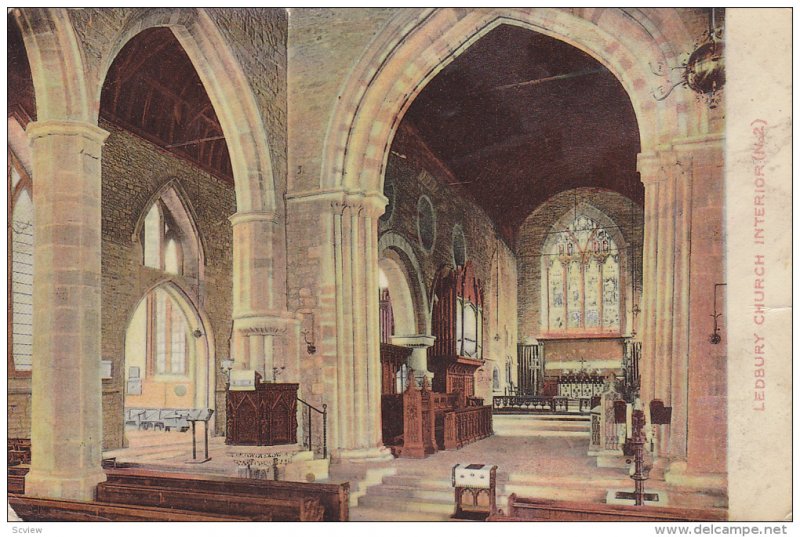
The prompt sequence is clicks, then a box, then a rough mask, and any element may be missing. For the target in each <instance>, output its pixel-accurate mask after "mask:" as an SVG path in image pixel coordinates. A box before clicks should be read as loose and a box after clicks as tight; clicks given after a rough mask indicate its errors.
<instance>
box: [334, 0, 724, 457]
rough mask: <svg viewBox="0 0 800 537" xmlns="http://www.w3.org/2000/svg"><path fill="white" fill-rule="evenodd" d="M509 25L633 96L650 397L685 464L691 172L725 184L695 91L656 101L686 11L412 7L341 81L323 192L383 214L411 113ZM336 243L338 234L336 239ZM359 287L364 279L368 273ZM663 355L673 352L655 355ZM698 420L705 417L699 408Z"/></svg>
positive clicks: (683, 36)
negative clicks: (387, 179)
mask: <svg viewBox="0 0 800 537" xmlns="http://www.w3.org/2000/svg"><path fill="white" fill-rule="evenodd" d="M500 24H512V25H518V26H522V27H525V28H529V29H531V30H532V31H536V32H540V33H543V34H545V35H548V36H550V37H554V38H556V39H559V40H561V41H564V42H566V43H568V44H570V45H573V46H575V47H577V48H579V49H580V50H582V51H584V52H586V53H587V54H589V55H591V56H592V57H594V58H595V59H596V60H598V61H599V62H600V63H601V64H602V65H604V66H605V67H606V68H608V69H609V71H611V72H612V73H613V74H614V75H615V76H616V77H617V79H618V80H619V81H620V83H621V84H622V86H623V87H624V89H625V90H626V92H627V94H628V96H629V97H630V100H631V103H632V105H633V108H634V111H635V116H636V120H637V123H638V125H639V132H640V138H641V139H640V142H641V143H640V147H641V153H640V154H639V159H638V169H639V172H640V174H641V179H642V182H643V183H644V186H645V198H646V202H645V234H644V235H645V236H644V244H645V246H644V255H643V297H642V314H641V316H642V319H645V320H646V322H645V323H644V326H643V330H642V332H643V333H642V345H643V359H642V378H643V383H642V397H643V399H644V400H650V399H652V398H659V399H662V400H664V401H665V402H669V403H671V404H672V405H673V408H674V411H673V427H672V428H671V430H670V432H669V433H666V434H664V435H662V438H661V439H660V440H659V442H660V444H661V446H660V448H659V450H660V453H662V454H664V455H667V456H668V457H670V458H671V459H673V460H686V458H687V456H688V444H689V441H688V433H687V431H688V427H687V425H688V421H689V419H690V412H689V402H688V400H687V389H686V387H687V385H688V371H689V350H690V348H699V347H700V346H701V344H702V342H701V341H700V340H698V339H697V338H696V337H694V338H693V337H692V336H690V330H689V327H690V317H691V311H690V307H689V305H690V293H689V289H690V271H689V268H690V266H691V264H692V260H691V256H690V249H689V244H690V242H691V239H690V238H691V236H692V235H693V230H692V212H693V211H692V209H693V208H692V196H691V192H692V182H693V178H694V176H698V177H708V178H709V180H710V181H713V182H715V183H716V182H719V181H720V177H721V176H720V174H719V173H718V172H717V171H716V169H717V168H718V164H717V163H719V162H721V161H722V143H721V140H722V137H721V134H719V133H717V132H715V129H716V128H718V127H714V126H712V124H711V121H710V119H709V112H708V110H707V109H706V108H705V107H704V106H703V105H702V104H700V103H699V102H698V101H697V100H696V99H695V96H694V94H693V93H692V92H691V91H689V90H685V89H679V90H676V91H675V92H673V94H672V95H671V96H670V98H669V99H665V100H663V101H657V100H656V99H655V98H654V97H653V94H652V92H653V90H654V89H655V88H656V87H658V86H660V85H661V84H662V83H663V78H661V77H660V76H659V75H657V74H655V72H654V68H653V66H657V65H666V66H669V65H674V64H677V63H679V62H678V61H677V59H678V56H679V55H680V54H681V53H683V52H686V51H690V50H692V48H693V44H692V40H691V38H690V36H689V34H688V31H687V30H686V28H685V26H684V24H683V22H682V20H681V18H680V16H679V15H678V14H677V12H675V11H674V10H671V9H663V10H635V11H631V10H623V9H586V10H578V11H573V10H559V9H542V8H530V9H522V8H513V9H480V10H469V9H463V8H462V9H455V8H453V9H450V8H447V9H436V10H409V11H407V12H403V13H401V14H399V15H398V16H397V17H396V18H395V19H393V20H392V21H390V22H389V23H388V24H387V26H386V28H385V29H384V31H383V33H382V34H380V35H379V36H378V37H376V39H375V40H374V41H373V43H372V44H371V46H370V49H369V50H367V51H366V52H365V53H364V55H363V56H362V58H361V60H360V62H359V64H358V65H357V66H356V67H355V69H354V70H353V71H352V74H351V76H350V78H349V79H348V81H347V82H346V83H345V84H344V86H343V88H342V91H341V98H340V100H339V101H338V104H337V108H336V110H335V112H334V116H333V118H332V121H331V123H330V124H329V129H328V132H327V135H326V140H325V146H324V153H323V162H322V169H321V173H320V188H321V189H322V190H323V191H334V192H341V193H342V196H343V197H344V198H345V199H346V200H347V199H353V200H357V201H355V204H354V205H353V206H354V207H363V206H369V207H371V208H373V209H374V208H376V207H377V208H378V209H376V210H378V211H379V212H378V214H380V207H382V206H383V205H384V204H385V198H383V196H382V195H381V194H380V192H382V190H383V189H382V185H383V175H384V171H385V167H386V162H387V159H388V154H389V150H390V147H391V143H392V140H393V138H394V135H395V132H396V130H397V128H398V126H399V124H400V122H401V120H402V118H403V116H404V114H405V112H406V110H407V109H408V108H409V106H410V105H411V103H412V102H413V101H414V99H415V98H416V96H417V95H418V94H419V93H420V91H422V89H423V88H424V87H425V85H426V84H427V83H428V81H430V80H431V79H432V78H433V77H435V76H436V75H437V73H438V72H439V71H441V69H443V68H444V67H445V66H446V65H448V64H449V63H450V62H452V61H453V59H454V58H455V57H457V56H458V55H459V54H461V53H462V52H463V51H465V50H466V49H467V48H469V47H470V46H471V45H472V44H473V43H474V42H475V41H477V40H478V39H480V38H481V37H482V36H483V35H485V34H486V33H487V32H489V31H491V30H492V29H493V28H495V27H496V26H497V25H500ZM712 170H713V171H712ZM345 204H348V202H347V201H346V202H345ZM348 206H349V205H348ZM357 210H361V209H357ZM673 215H679V218H677V219H675V218H674V216H673ZM719 217H720V219H721V214H720V216H719ZM365 225H367V226H371V225H372V224H371V223H367V222H365ZM367 229H370V227H367ZM696 233H700V231H696ZM338 240H339V239H337V238H336V237H335V238H334V242H335V243H336V242H337V241H338ZM366 253H367V255H370V254H371V252H366ZM371 256H374V257H371V258H367V259H364V260H363V263H365V265H366V266H367V269H366V270H367V271H368V270H369V267H370V266H372V267H374V266H375V265H376V264H377V255H375V254H371ZM354 284H356V285H357V286H358V287H361V286H363V285H364V284H366V281H361V283H360V284H359V283H358V281H356V282H354ZM698 285H699V283H698ZM367 339H370V338H369V337H368V338H367ZM355 343H356V344H357V343H358V342H355ZM357 346H358V345H357ZM656 356H669V357H670V359H669V360H668V363H660V362H659V363H657V362H658V361H657V360H656V358H655V357H656ZM373 404H374V402H373ZM694 416H695V417H696V419H697V421H698V423H699V422H702V419H701V417H700V415H699V413H697V412H695V414H694ZM374 436H375V435H373V438H374ZM718 438H720V439H724V435H718ZM370 441H372V438H371V439H370ZM718 466H719V467H722V464H720V465H718Z"/></svg>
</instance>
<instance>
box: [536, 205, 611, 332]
mask: <svg viewBox="0 0 800 537" xmlns="http://www.w3.org/2000/svg"><path fill="white" fill-rule="evenodd" d="M543 254H544V263H543V266H544V267H545V270H544V271H543V275H542V286H543V288H544V289H545V290H546V293H547V301H546V303H547V309H548V311H547V312H546V315H544V316H543V317H544V319H545V320H546V322H547V331H548V332H551V333H559V332H562V333H564V332H567V333H598V332H600V333H608V332H619V329H620V313H619V311H620V291H619V252H618V251H617V245H616V244H615V243H614V241H613V240H612V239H611V237H610V236H609V234H608V232H607V231H606V230H605V229H603V228H602V227H601V226H599V225H598V224H597V222H595V221H594V220H592V219H591V218H589V217H587V216H583V215H578V216H576V218H575V219H574V220H573V221H572V223H571V224H570V225H569V226H568V227H567V228H566V229H563V230H558V231H557V232H556V235H555V236H554V237H553V240H551V241H550V242H549V243H548V247H547V249H546V251H545V252H543Z"/></svg>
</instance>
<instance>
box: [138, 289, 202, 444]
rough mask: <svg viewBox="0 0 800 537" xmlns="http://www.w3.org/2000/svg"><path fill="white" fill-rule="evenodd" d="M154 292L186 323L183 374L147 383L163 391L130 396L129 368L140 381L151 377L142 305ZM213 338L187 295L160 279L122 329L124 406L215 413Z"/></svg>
mask: <svg viewBox="0 0 800 537" xmlns="http://www.w3.org/2000/svg"><path fill="white" fill-rule="evenodd" d="M158 293H163V294H164V296H165V297H168V300H169V301H171V304H172V305H173V306H177V307H178V308H179V311H180V314H181V315H182V316H183V318H184V319H185V320H186V323H187V324H186V330H187V331H188V332H189V335H187V336H186V340H187V342H188V345H187V349H186V354H185V360H186V362H187V363H186V368H185V373H184V374H182V376H181V377H175V375H172V374H171V375H169V377H161V378H159V379H158V380H156V381H155V382H153V383H151V384H152V386H154V387H158V388H161V387H164V390H163V391H162V392H159V393H157V394H153V393H152V391H153V390H150V391H151V393H146V392H147V391H146V390H140V393H138V394H131V393H130V392H129V390H128V384H127V383H128V381H130V380H131V379H130V367H138V368H140V375H139V377H138V378H140V379H145V378H148V376H152V375H151V372H150V371H147V367H148V364H147V359H146V355H147V350H146V348H145V346H146V341H144V340H145V338H146V334H145V332H144V331H143V330H142V329H143V327H144V326H146V323H147V315H148V312H147V311H146V307H145V306H146V303H147V301H148V297H155V296H156V294H158ZM189 336H191V337H189ZM214 339H215V338H214V333H213V331H212V330H211V323H210V322H209V319H208V316H207V314H206V313H205V312H204V311H203V310H202V309H201V308H199V307H198V306H197V305H196V304H195V302H194V301H193V300H192V298H191V296H190V294H189V293H186V292H185V291H184V290H183V289H182V288H181V287H180V286H179V285H178V284H176V283H175V282H173V281H172V280H164V281H161V282H158V283H156V284H154V285H152V286H150V288H148V289H147V290H146V291H145V292H144V293H143V294H142V297H141V298H140V300H139V301H138V302H137V303H136V304H135V305H134V307H133V308H132V310H131V311H130V314H129V315H128V322H127V324H126V326H125V344H124V349H125V371H124V372H123V375H124V378H125V381H126V388H125V404H124V407H125V408H128V407H130V406H140V407H142V408H161V407H163V408H210V409H214V410H216V400H215V386H216V374H217V373H216V372H217V368H216V367H215V362H216V359H215V356H214V349H215V343H214ZM176 379H177V380H176ZM180 386H188V387H189V389H188V390H185V391H184V392H183V393H181V391H180V390H178V389H177V388H179V387H180ZM171 388H175V389H174V390H173V391H174V393H170V391H169V390H170V389H171ZM153 395H155V398H154V397H153ZM159 405H160V406H159ZM213 424H214V416H212V419H211V421H210V422H209V428H210V429H213V428H214V425H213Z"/></svg>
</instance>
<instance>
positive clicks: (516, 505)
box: [487, 494, 727, 522]
mask: <svg viewBox="0 0 800 537" xmlns="http://www.w3.org/2000/svg"><path fill="white" fill-rule="evenodd" d="M487 520H488V521H490V522H521V521H537V522H613V521H617V522H634V521H638V522H708V521H724V520H727V517H726V516H725V512H724V511H722V510H717V509H687V508H680V507H653V506H650V505H648V506H640V507H634V506H627V505H608V504H598V503H584V502H570V501H562V500H546V499H540V498H521V497H519V496H517V495H516V494H512V495H511V496H509V497H508V513H507V514H504V513H503V512H502V511H500V512H498V513H496V514H493V515H491V516H490V517H489V518H488V519H487Z"/></svg>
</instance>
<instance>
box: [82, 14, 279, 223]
mask: <svg viewBox="0 0 800 537" xmlns="http://www.w3.org/2000/svg"><path fill="white" fill-rule="evenodd" d="M155 27H166V28H169V29H170V30H172V33H173V34H174V35H175V38H176V39H177V40H178V42H179V43H180V45H181V46H182V47H183V49H184V51H185V52H186V54H187V55H188V56H189V59H190V60H191V62H192V65H193V66H194V68H195V71H197V74H198V76H199V77H200V80H201V81H202V83H203V86H204V88H205V90H206V93H207V94H208V97H209V99H210V100H211V104H212V105H213V107H214V111H215V112H216V114H217V117H218V118H219V121H220V126H221V127H222V132H223V133H224V135H225V142H226V143H227V145H228V151H229V152H230V156H231V167H232V169H233V177H234V183H235V189H236V208H237V212H238V213H239V214H249V213H255V214H266V215H268V218H270V219H272V218H274V212H275V210H276V199H275V196H276V194H275V180H274V176H273V167H272V153H271V147H270V144H269V141H268V137H267V133H266V129H265V127H264V124H263V121H262V120H261V113H260V111H259V109H258V106H257V104H256V100H255V96H254V95H253V91H252V89H251V87H250V84H249V82H248V80H247V77H246V76H245V74H244V72H243V70H242V67H241V65H240V64H239V62H238V60H237V59H236V58H235V56H234V54H233V51H232V50H231V48H230V45H229V44H228V43H227V42H226V40H225V39H224V38H223V36H222V34H221V33H220V31H219V29H218V28H217V26H216V24H215V23H214V21H213V20H212V19H211V18H210V17H209V15H208V13H207V12H206V10H204V9H199V8H198V9H194V8H192V9H180V10H174V9H147V10H136V12H135V13H134V15H133V16H132V17H131V18H129V19H128V21H127V23H126V24H125V26H124V27H123V28H122V30H120V32H118V34H117V36H116V38H115V39H114V45H113V46H112V47H111V49H110V50H109V52H108V54H107V55H106V56H104V58H103V59H102V61H101V64H100V67H99V74H98V86H97V87H96V88H95V92H96V95H98V96H99V95H100V92H101V90H102V87H103V84H104V82H105V78H106V74H107V73H108V70H109V68H110V67H111V64H112V63H113V61H114V59H115V58H116V57H117V54H118V53H119V52H120V50H122V48H123V47H124V46H125V44H126V43H127V42H128V41H130V40H131V39H132V38H134V37H135V36H136V35H138V34H139V33H141V32H142V31H144V30H146V29H148V28H155ZM92 113H93V117H94V118H96V117H97V115H98V113H99V98H98V99H97V101H96V104H95V108H94V109H93V110H92Z"/></svg>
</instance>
